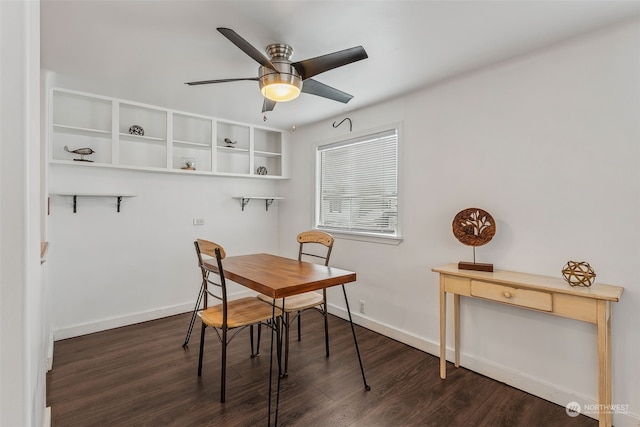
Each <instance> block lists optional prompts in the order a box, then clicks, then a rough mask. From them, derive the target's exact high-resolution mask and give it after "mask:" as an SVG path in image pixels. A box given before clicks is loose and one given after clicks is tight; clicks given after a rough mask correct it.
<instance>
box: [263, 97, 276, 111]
mask: <svg viewBox="0 0 640 427" xmlns="http://www.w3.org/2000/svg"><path fill="white" fill-rule="evenodd" d="M276 104H277V102H276V101H272V100H270V99H268V98H265V99H264V102H263V103H262V112H263V113H265V112H267V111H273V109H274V107H275V106H276Z"/></svg>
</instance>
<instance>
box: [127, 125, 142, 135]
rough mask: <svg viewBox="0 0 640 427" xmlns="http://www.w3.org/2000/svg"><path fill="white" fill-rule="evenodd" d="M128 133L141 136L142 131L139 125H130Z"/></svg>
mask: <svg viewBox="0 0 640 427" xmlns="http://www.w3.org/2000/svg"><path fill="white" fill-rule="evenodd" d="M129 133H130V134H131V135H138V136H143V135H144V129H143V128H142V126H140V125H131V127H130V128H129Z"/></svg>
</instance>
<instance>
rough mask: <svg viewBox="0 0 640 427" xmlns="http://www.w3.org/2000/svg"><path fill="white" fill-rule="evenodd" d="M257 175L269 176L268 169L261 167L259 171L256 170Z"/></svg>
mask: <svg viewBox="0 0 640 427" xmlns="http://www.w3.org/2000/svg"><path fill="white" fill-rule="evenodd" d="M256 173H257V174H258V175H266V174H267V168H266V167H264V166H259V167H258V169H256Z"/></svg>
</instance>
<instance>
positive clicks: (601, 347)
mask: <svg viewBox="0 0 640 427" xmlns="http://www.w3.org/2000/svg"><path fill="white" fill-rule="evenodd" d="M609 310H610V303H609V301H605V300H598V310H597V313H598V315H597V328H598V404H599V408H600V413H599V414H598V425H599V426H600V427H611V411H610V408H611V318H610V314H611V313H610V311H609Z"/></svg>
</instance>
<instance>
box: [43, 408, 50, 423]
mask: <svg viewBox="0 0 640 427" xmlns="http://www.w3.org/2000/svg"><path fill="white" fill-rule="evenodd" d="M42 427H51V406H47V407H46V408H45V409H44V419H43V420H42Z"/></svg>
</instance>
